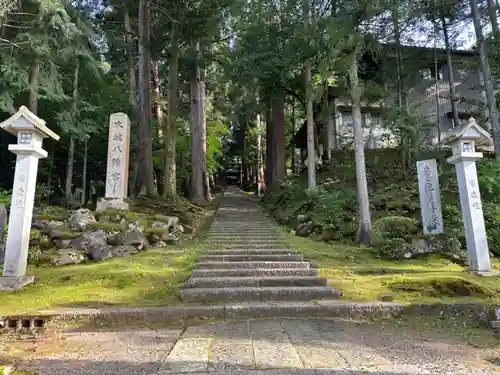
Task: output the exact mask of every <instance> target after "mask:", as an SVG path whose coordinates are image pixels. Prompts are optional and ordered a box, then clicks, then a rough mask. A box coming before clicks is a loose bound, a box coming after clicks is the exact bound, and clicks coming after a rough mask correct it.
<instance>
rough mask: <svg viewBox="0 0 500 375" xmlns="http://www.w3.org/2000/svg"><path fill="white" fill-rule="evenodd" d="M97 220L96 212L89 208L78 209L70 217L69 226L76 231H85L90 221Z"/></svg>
mask: <svg viewBox="0 0 500 375" xmlns="http://www.w3.org/2000/svg"><path fill="white" fill-rule="evenodd" d="M96 222H97V220H96V219H95V216H94V214H93V213H92V211H90V210H89V209H87V208H81V209H79V210H76V211H75V212H74V213H73V214H72V215H71V216H70V218H69V219H68V224H69V227H70V228H71V230H73V231H75V232H83V231H85V229H87V225H88V224H89V223H96Z"/></svg>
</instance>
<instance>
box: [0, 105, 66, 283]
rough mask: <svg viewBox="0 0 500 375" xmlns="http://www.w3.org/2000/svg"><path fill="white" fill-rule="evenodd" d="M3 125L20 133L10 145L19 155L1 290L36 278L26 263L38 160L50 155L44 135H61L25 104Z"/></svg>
mask: <svg viewBox="0 0 500 375" xmlns="http://www.w3.org/2000/svg"><path fill="white" fill-rule="evenodd" d="M0 127H1V128H2V129H4V130H6V131H8V132H9V133H12V134H14V135H15V136H16V137H17V144H12V145H9V151H11V152H13V153H14V154H16V155H17V159H16V169H15V172H14V186H13V188H12V202H11V206H10V216H9V226H8V234H7V244H6V248H5V259H4V266H3V277H0V290H15V289H19V288H22V287H23V286H25V285H27V284H29V283H32V282H33V280H34V278H33V277H32V276H26V267H27V262H28V247H29V240H30V232H31V222H32V218H33V205H34V201H35V188H36V177H37V172H38V160H39V159H42V158H46V157H47V151H45V150H44V149H42V141H43V139H44V138H53V139H55V140H59V136H58V135H57V134H55V133H54V132H53V131H51V130H50V129H49V128H47V127H46V126H45V121H43V120H42V119H40V118H38V117H37V116H35V115H34V114H33V113H31V112H30V111H29V110H28V109H27V108H26V107H24V106H23V107H21V108H20V109H19V111H18V112H17V113H16V114H15V115H13V116H12V117H10V118H9V119H8V120H6V121H4V122H3V123H1V124H0Z"/></svg>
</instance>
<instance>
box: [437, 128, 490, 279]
mask: <svg viewBox="0 0 500 375" xmlns="http://www.w3.org/2000/svg"><path fill="white" fill-rule="evenodd" d="M442 142H443V143H444V144H445V145H447V146H450V147H451V149H452V151H453V155H452V156H451V157H449V158H448V159H447V161H448V163H450V164H453V165H455V169H456V173H457V182H458V189H459V192H460V206H461V209H462V218H463V222H464V229H465V239H466V242H467V254H468V261H469V267H470V269H471V270H473V271H476V272H477V273H478V274H480V275H484V276H490V275H494V276H496V275H497V273H495V272H492V271H491V262H490V252H489V249H488V239H487V237H486V228H485V225H484V216H483V207H482V204H481V194H480V192H479V183H478V179H477V170H476V161H477V160H480V159H482V157H483V154H482V153H481V152H476V147H478V146H489V145H491V143H492V139H491V136H490V134H489V133H488V132H487V131H486V130H484V129H483V128H481V127H480V126H479V125H478V124H477V123H476V121H475V120H474V119H471V120H470V121H469V123H468V124H465V125H463V126H460V127H457V128H454V129H453V130H452V131H450V132H449V133H448V134H447V136H446V137H445V138H444V139H443V141H442Z"/></svg>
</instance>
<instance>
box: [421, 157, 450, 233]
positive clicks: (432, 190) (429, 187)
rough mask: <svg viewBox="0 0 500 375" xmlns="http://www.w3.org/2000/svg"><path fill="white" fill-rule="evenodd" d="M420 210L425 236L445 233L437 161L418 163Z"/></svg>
mask: <svg viewBox="0 0 500 375" xmlns="http://www.w3.org/2000/svg"><path fill="white" fill-rule="evenodd" d="M417 172H418V188H419V191H420V209H421V211H422V226H423V230H424V233H425V234H439V233H443V231H444V228H443V215H442V212H441V196H440V193H439V179H438V170H437V163H436V159H430V160H421V161H417Z"/></svg>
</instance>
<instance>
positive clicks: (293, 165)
mask: <svg viewBox="0 0 500 375" xmlns="http://www.w3.org/2000/svg"><path fill="white" fill-rule="evenodd" d="M291 143H292V174H294V173H295V164H296V160H295V97H294V98H292V142H291Z"/></svg>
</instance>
